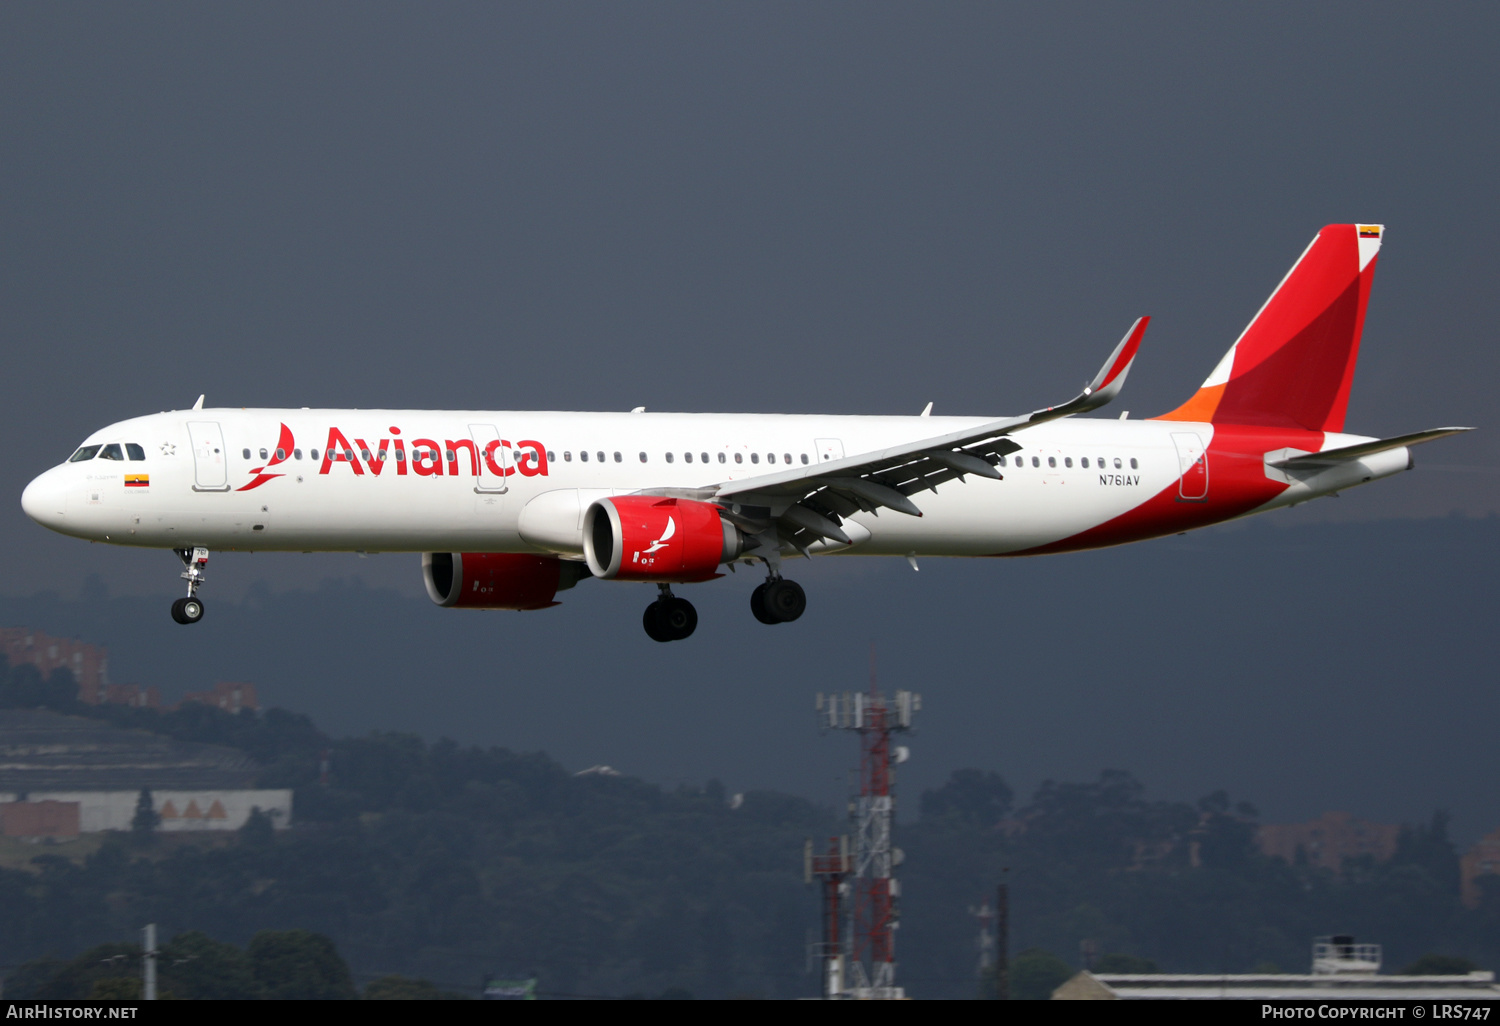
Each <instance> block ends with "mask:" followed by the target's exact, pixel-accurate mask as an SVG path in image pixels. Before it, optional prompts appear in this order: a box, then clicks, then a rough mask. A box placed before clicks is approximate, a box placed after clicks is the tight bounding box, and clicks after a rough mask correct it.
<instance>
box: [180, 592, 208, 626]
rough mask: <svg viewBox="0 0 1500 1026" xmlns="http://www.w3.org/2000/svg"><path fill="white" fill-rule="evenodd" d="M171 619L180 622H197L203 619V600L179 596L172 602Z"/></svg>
mask: <svg viewBox="0 0 1500 1026" xmlns="http://www.w3.org/2000/svg"><path fill="white" fill-rule="evenodd" d="M172 619H174V620H176V621H177V622H178V623H180V624H190V623H197V622H198V621H199V620H201V619H203V602H202V600H201V599H197V598H180V599H178V600H177V601H176V602H173V603H172Z"/></svg>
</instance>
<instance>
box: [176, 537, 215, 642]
mask: <svg viewBox="0 0 1500 1026" xmlns="http://www.w3.org/2000/svg"><path fill="white" fill-rule="evenodd" d="M175 551H176V553H177V558H178V559H180V560H182V565H183V571H182V579H183V580H185V581H187V582H188V593H187V597H186V598H180V599H178V600H177V601H176V602H173V603H172V619H174V620H176V621H177V622H178V623H181V624H189V623H197V622H198V621H199V620H201V619H203V601H202V600H201V599H199V598H198V588H199V586H200V585H202V584H203V571H204V568H205V567H207V566H208V550H207V549H205V548H203V547H202V546H199V547H197V548H193V549H177V550H175Z"/></svg>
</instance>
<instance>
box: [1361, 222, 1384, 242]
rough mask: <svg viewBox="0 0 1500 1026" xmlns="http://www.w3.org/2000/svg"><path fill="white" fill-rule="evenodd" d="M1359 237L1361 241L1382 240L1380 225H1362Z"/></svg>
mask: <svg viewBox="0 0 1500 1026" xmlns="http://www.w3.org/2000/svg"><path fill="white" fill-rule="evenodd" d="M1359 237H1360V238H1361V239H1378V238H1380V225H1378V224H1362V225H1360V226H1359Z"/></svg>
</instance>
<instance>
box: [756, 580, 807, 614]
mask: <svg viewBox="0 0 1500 1026" xmlns="http://www.w3.org/2000/svg"><path fill="white" fill-rule="evenodd" d="M806 609H807V593H806V592H804V591H803V590H802V585H800V584H798V583H797V582H796V581H788V580H787V579H786V578H784V577H779V576H778V577H772V578H770V579H769V580H767V581H766V583H765V584H762V585H760V586H759V587H757V588H756V589H755V590H754V591H752V592H751V593H750V612H752V613H754V614H755V618H756V619H757V620H759V621H760V622H761V623H791V622H792V621H793V620H795V619H797V617H799V616H801V615H802V614H803V612H804V611H806Z"/></svg>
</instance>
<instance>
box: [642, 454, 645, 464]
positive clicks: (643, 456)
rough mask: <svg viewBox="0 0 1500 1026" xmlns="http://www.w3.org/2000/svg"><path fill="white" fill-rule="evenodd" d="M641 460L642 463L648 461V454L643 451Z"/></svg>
mask: <svg viewBox="0 0 1500 1026" xmlns="http://www.w3.org/2000/svg"><path fill="white" fill-rule="evenodd" d="M641 462H642V463H645V462H646V454H645V453H641Z"/></svg>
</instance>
